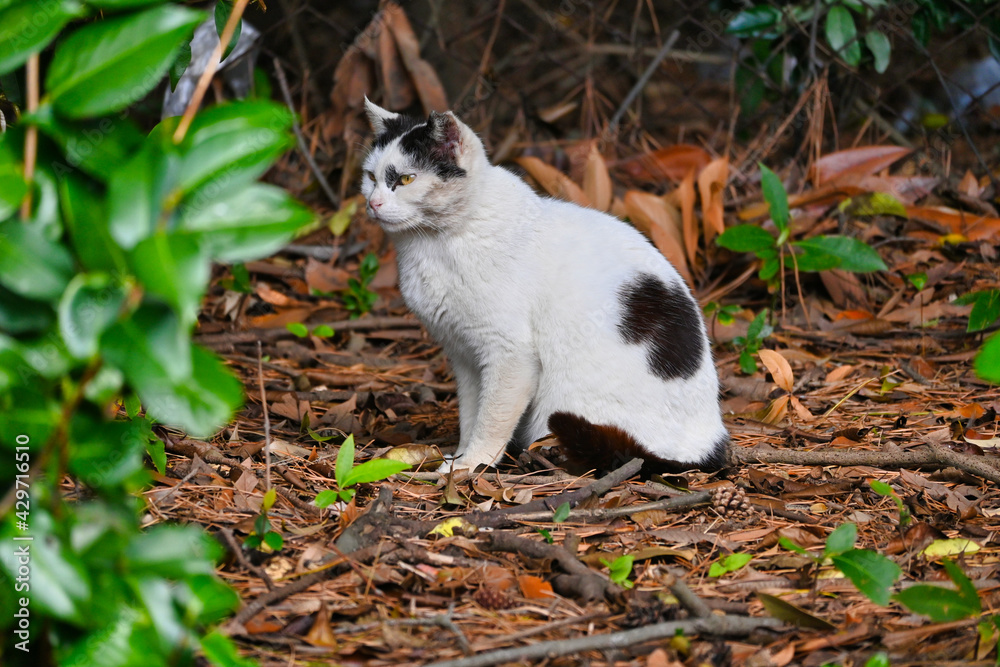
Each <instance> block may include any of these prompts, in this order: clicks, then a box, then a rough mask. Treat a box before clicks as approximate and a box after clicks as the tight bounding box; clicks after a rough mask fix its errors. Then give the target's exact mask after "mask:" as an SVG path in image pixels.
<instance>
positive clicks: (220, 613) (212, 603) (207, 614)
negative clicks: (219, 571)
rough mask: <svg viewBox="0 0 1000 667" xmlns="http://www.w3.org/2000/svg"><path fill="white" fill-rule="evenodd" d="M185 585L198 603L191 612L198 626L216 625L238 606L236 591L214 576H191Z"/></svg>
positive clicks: (238, 600)
mask: <svg viewBox="0 0 1000 667" xmlns="http://www.w3.org/2000/svg"><path fill="white" fill-rule="evenodd" d="M187 584H188V586H190V589H191V593H192V595H194V597H195V600H196V601H197V603H198V604H197V607H196V608H195V609H194V610H193V611H194V613H195V614H196V615H197V619H198V623H200V624H212V623H218V622H219V621H221V620H223V619H224V618H225V617H226V616H228V615H229V614H230V613H232V612H233V611H235V610H236V609H237V608H238V607H239V606H240V596H239V595H237V594H236V591H234V590H233V589H232V588H230V587H229V585H228V584H226V583H225V582H223V581H221V580H219V579H218V578H217V577H215V576H214V575H207V574H196V575H192V576H190V577H188V578H187ZM192 602H193V601H192ZM191 606H192V607H193V606H194V605H193V604H192V605H191Z"/></svg>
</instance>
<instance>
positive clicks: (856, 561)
mask: <svg viewBox="0 0 1000 667" xmlns="http://www.w3.org/2000/svg"><path fill="white" fill-rule="evenodd" d="M831 560H832V561H833V564H834V566H835V567H836V568H837V569H838V570H840V571H841V572H843V573H844V576H846V577H847V578H848V579H850V580H851V582H852V583H853V584H854V585H855V587H857V589H858V590H859V591H861V592H862V593H864V594H865V595H866V596H867V597H868V599H869V600H871V601H872V602H874V603H875V604H877V605H881V606H883V607H884V606H886V605H887V604H889V592H890V589H891V587H892V585H893V584H894V583H896V580H897V579H899V575H900V574H902V569H900V567H899V566H898V565H896V563H894V562H893V561H891V560H889V559H888V558H886V557H885V556H883V555H881V554H877V553H875V552H874V551H868V550H867V549H852V550H850V551H847V552H844V553H842V554H840V555H837V556H833V558H832V559H831Z"/></svg>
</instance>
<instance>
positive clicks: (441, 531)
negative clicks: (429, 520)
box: [428, 516, 478, 537]
mask: <svg viewBox="0 0 1000 667" xmlns="http://www.w3.org/2000/svg"><path fill="white" fill-rule="evenodd" d="M455 530H461V531H462V533H463V534H465V535H472V534H473V533H475V532H476V531H477V530H478V528H476V527H475V526H474V525H473V524H471V523H469V522H468V521H466V520H465V519H463V518H462V517H459V516H455V517H452V518H450V519H445V520H444V521H442V522H441V523H439V524H438V525H436V526H434V528H433V529H431V532H429V533H428V535H441V536H442V537H452V536H453V535H454V534H455Z"/></svg>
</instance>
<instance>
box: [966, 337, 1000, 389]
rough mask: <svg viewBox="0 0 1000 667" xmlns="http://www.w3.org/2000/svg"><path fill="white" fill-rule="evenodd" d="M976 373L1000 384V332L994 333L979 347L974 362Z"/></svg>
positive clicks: (988, 380)
mask: <svg viewBox="0 0 1000 667" xmlns="http://www.w3.org/2000/svg"><path fill="white" fill-rule="evenodd" d="M972 366H973V368H975V370H976V375H978V376H979V377H981V378H982V379H984V380H986V381H987V382H992V383H994V384H1000V333H994V334H993V335H992V336H990V337H989V338H987V339H986V342H985V343H983V346H982V347H981V348H979V354H977V355H976V359H975V361H973V363H972Z"/></svg>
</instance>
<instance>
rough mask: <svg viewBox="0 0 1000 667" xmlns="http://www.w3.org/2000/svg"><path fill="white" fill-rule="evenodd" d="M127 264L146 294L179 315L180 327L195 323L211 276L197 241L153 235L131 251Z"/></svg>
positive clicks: (166, 235) (185, 237) (163, 234)
mask: <svg viewBox="0 0 1000 667" xmlns="http://www.w3.org/2000/svg"><path fill="white" fill-rule="evenodd" d="M130 264H131V266H132V271H133V272H134V273H135V275H136V277H137V278H138V279H139V282H141V283H142V285H143V287H145V288H146V291H147V292H148V293H149V294H155V295H156V296H158V297H160V298H161V299H163V300H164V301H166V302H167V303H168V304H170V305H171V306H172V307H173V308H174V309H175V310H176V311H177V312H178V313H179V314H180V316H181V325H182V326H188V325H191V324H194V322H195V320H197V318H198V309H199V308H200V306H201V298H202V296H203V295H204V292H205V286H206V285H207V284H208V279H209V277H210V276H211V266H210V263H209V261H208V257H207V256H206V253H205V252H204V251H203V250H202V248H201V246H200V245H199V244H198V241H197V240H196V239H194V238H192V237H190V236H184V235H175V234H165V233H163V232H156V233H154V234H153V235H152V236H150V237H148V238H145V239H143V240H142V241H140V242H139V243H138V244H137V245H136V246H135V248H133V250H132V253H131V257H130Z"/></svg>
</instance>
